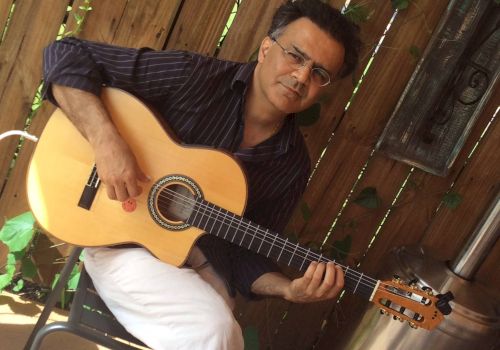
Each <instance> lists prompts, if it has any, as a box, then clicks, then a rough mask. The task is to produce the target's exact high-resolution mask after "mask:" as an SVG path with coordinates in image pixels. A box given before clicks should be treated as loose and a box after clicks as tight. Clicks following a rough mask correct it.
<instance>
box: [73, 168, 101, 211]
mask: <svg viewBox="0 0 500 350" xmlns="http://www.w3.org/2000/svg"><path fill="white" fill-rule="evenodd" d="M100 184H101V181H100V180H99V175H97V168H96V166H95V165H94V167H93V168H92V171H91V172H90V176H89V179H88V181H87V184H86V185H85V188H84V189H83V192H82V195H81V196H80V200H79V201H78V206H79V207H81V208H83V209H87V210H89V209H90V207H91V206H92V203H93V202H94V198H95V195H96V193H97V190H98V189H99V185H100Z"/></svg>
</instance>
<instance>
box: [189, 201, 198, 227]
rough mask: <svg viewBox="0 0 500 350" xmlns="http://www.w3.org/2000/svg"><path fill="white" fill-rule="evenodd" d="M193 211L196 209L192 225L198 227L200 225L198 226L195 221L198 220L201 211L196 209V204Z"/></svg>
mask: <svg viewBox="0 0 500 350" xmlns="http://www.w3.org/2000/svg"><path fill="white" fill-rule="evenodd" d="M193 211H194V218H193V220H192V221H191V222H192V225H193V226H195V227H198V226H196V225H195V222H196V217H197V216H198V214H199V211H198V210H197V209H196V205H195V206H194V207H193ZM191 215H193V214H191Z"/></svg>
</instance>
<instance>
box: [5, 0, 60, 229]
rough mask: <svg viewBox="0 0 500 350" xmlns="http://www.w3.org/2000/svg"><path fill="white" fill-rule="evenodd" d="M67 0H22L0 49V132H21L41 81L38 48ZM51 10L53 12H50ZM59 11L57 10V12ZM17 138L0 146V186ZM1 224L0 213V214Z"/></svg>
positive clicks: (50, 34) (53, 28) (51, 32)
mask: <svg viewBox="0 0 500 350" xmlns="http://www.w3.org/2000/svg"><path fill="white" fill-rule="evenodd" d="M66 5H67V0H50V1H49V2H47V4H46V6H40V5H39V3H38V1H22V2H19V3H17V4H16V11H14V15H13V18H12V21H11V24H10V28H9V31H8V32H7V36H6V37H5V41H4V42H3V43H2V46H1V48H0V67H1V70H0V82H2V83H1V85H0V115H1V116H2V118H0V131H2V132H3V131H7V130H11V129H23V128H24V123H25V119H26V117H27V116H28V114H29V112H30V110H31V104H32V101H33V97H34V95H35V91H36V88H37V87H38V85H39V84H40V79H41V62H42V61H41V55H40V54H39V53H40V52H41V51H42V48H43V47H44V46H45V45H46V44H47V43H48V42H49V41H50V40H51V39H52V38H54V37H55V35H56V33H57V31H58V29H59V25H60V23H61V21H62V18H63V17H64V13H65V12H66ZM54 9H55V10H54ZM57 9H59V10H57ZM18 141H19V139H18V138H16V137H10V138H8V139H4V140H2V142H1V143H0V183H2V184H3V182H4V179H5V178H6V174H7V172H8V169H9V166H10V163H11V160H12V157H13V155H14V151H15V149H16V147H17V144H18ZM0 217H2V222H3V218H4V216H3V213H0Z"/></svg>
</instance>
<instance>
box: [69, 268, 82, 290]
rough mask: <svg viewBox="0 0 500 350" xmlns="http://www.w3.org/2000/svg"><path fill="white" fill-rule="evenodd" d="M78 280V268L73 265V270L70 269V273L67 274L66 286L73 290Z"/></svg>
mask: <svg viewBox="0 0 500 350" xmlns="http://www.w3.org/2000/svg"><path fill="white" fill-rule="evenodd" d="M79 280H80V269H79V268H78V265H75V266H73V271H71V274H70V275H69V278H68V284H67V287H68V289H69V290H75V289H76V287H77V286H78V281H79Z"/></svg>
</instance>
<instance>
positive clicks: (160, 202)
mask: <svg viewBox="0 0 500 350" xmlns="http://www.w3.org/2000/svg"><path fill="white" fill-rule="evenodd" d="M156 205H157V208H158V212H159V213H160V214H161V216H163V218H164V219H165V220H167V221H170V222H173V223H179V222H185V221H186V220H187V219H188V218H189V216H190V215H191V212H192V211H193V206H194V194H193V192H191V190H190V189H189V188H188V187H186V186H184V184H181V183H170V184H168V185H167V186H165V187H164V188H162V189H161V191H160V192H159V194H158V197H157V200H156Z"/></svg>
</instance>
